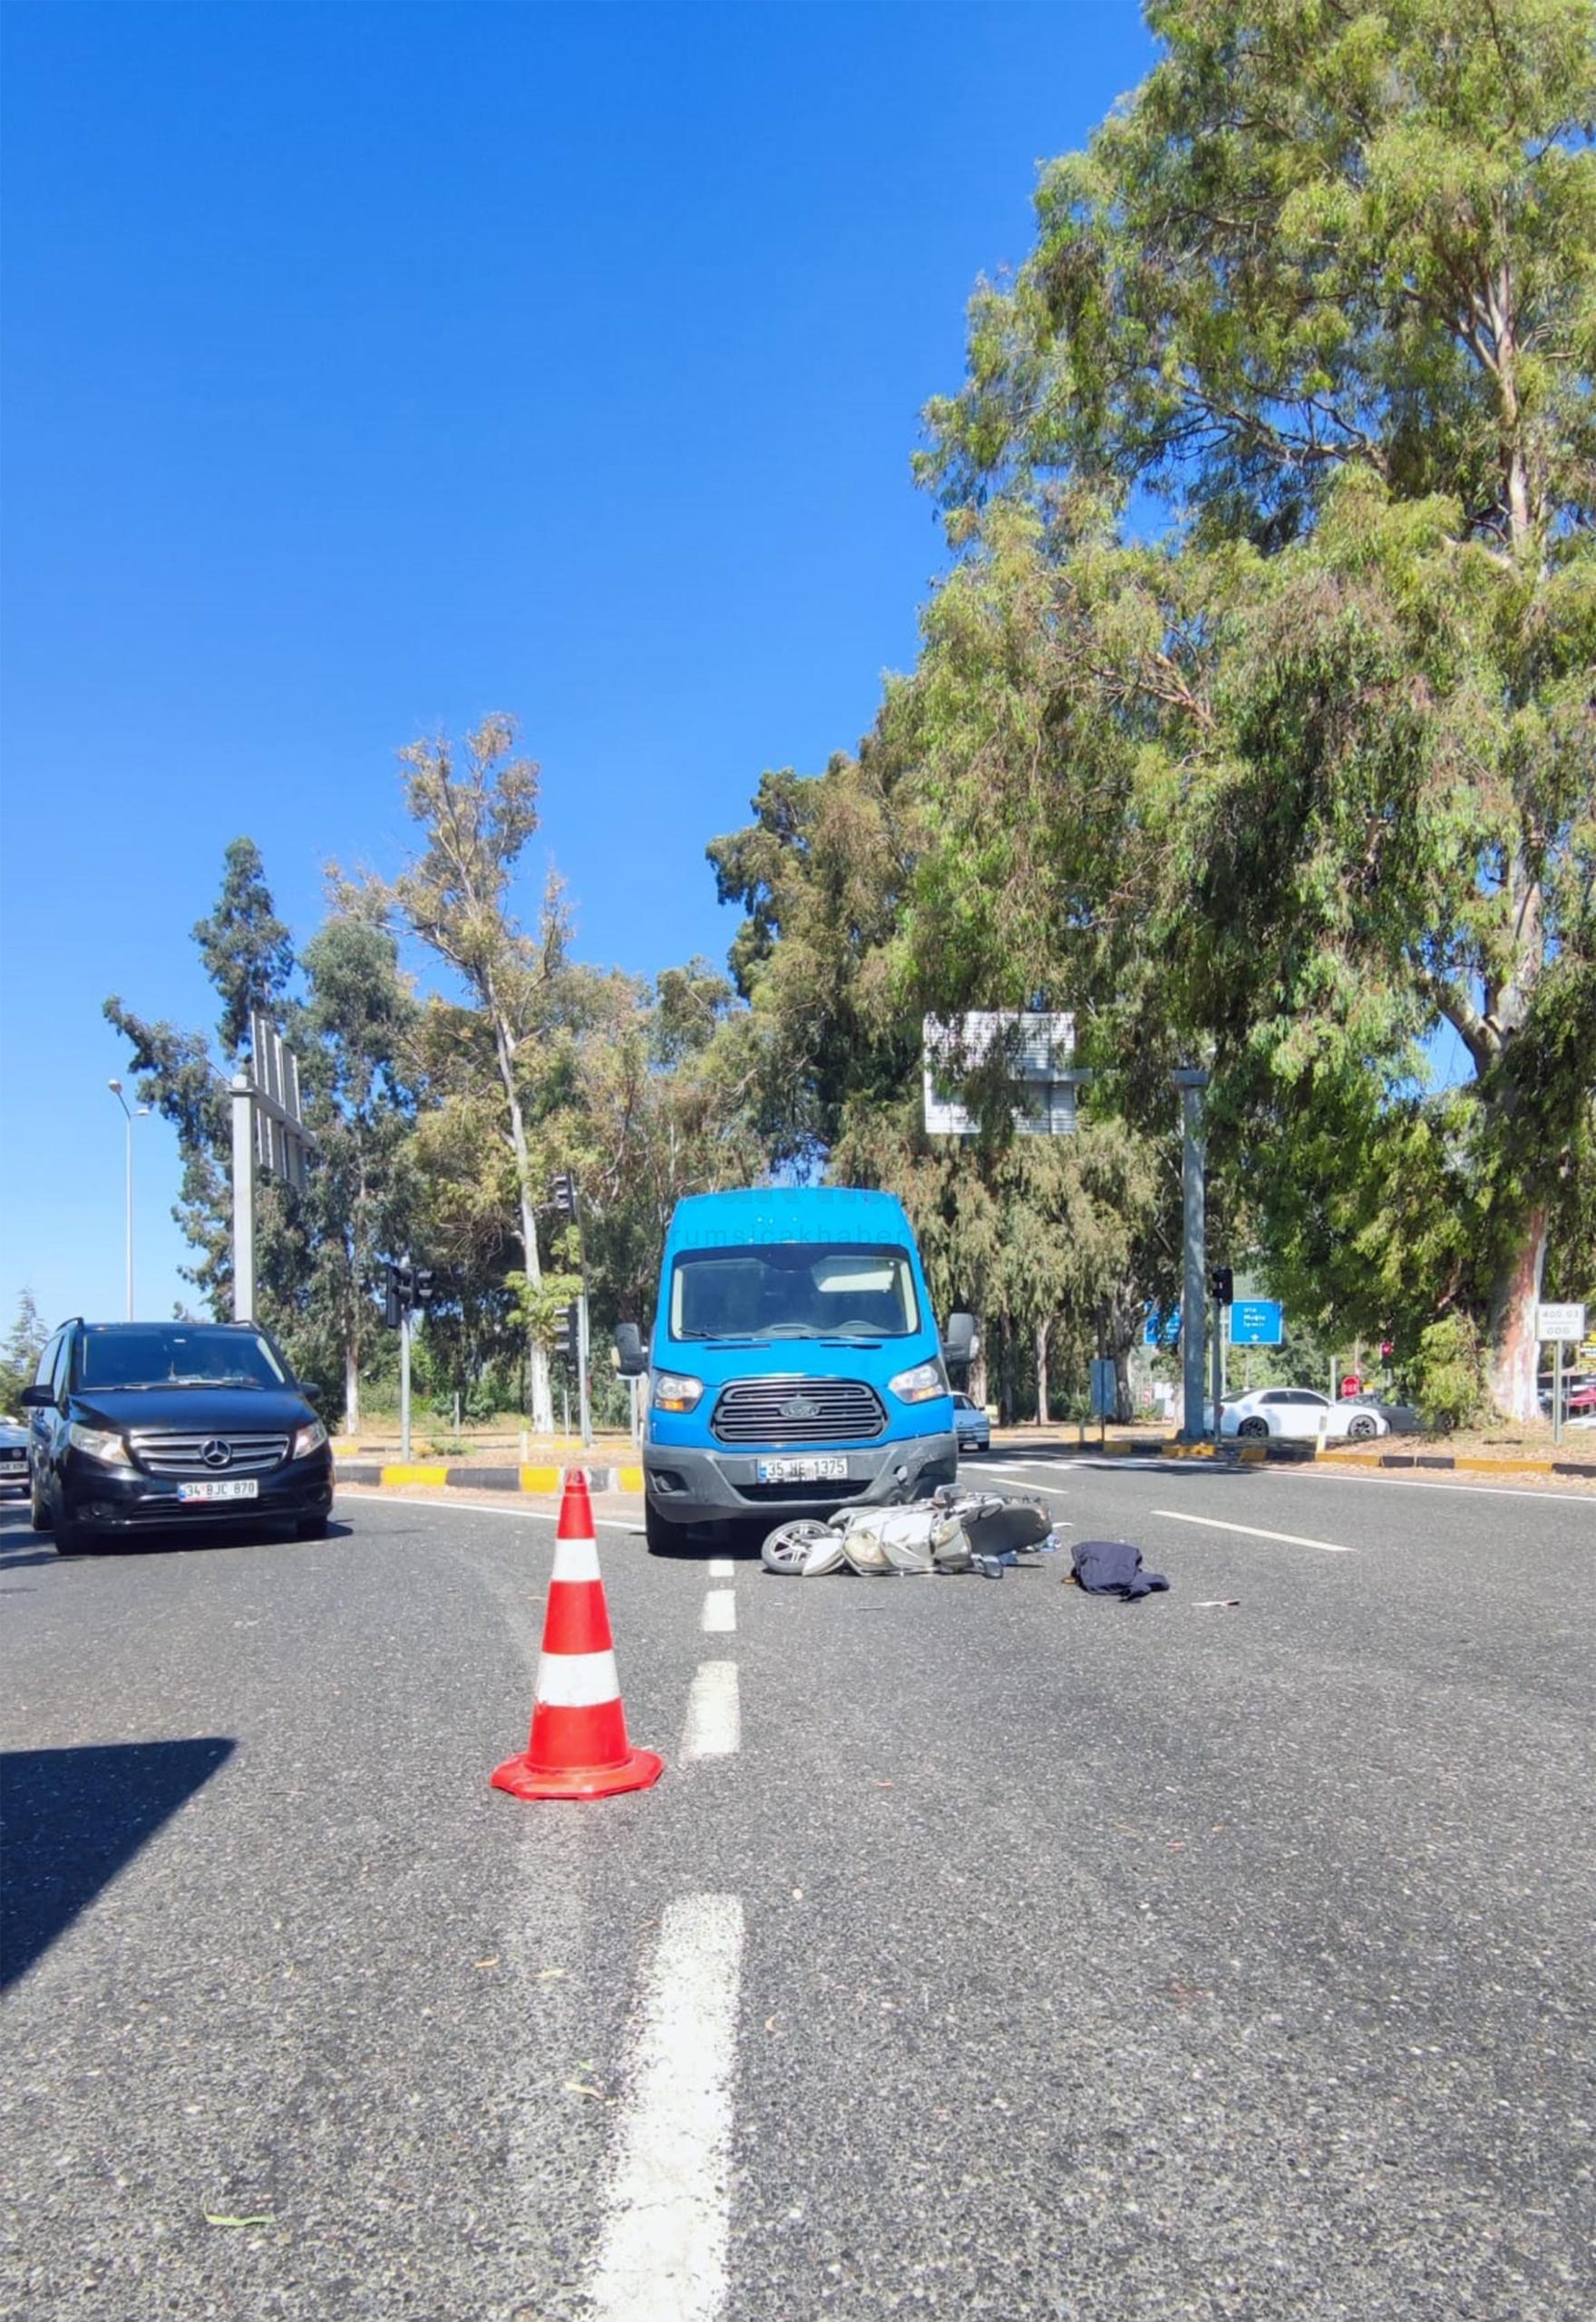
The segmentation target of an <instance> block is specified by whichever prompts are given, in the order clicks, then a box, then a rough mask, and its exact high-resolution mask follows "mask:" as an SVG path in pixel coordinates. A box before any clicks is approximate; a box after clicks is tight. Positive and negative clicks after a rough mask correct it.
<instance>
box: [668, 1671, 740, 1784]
mask: <svg viewBox="0 0 1596 2322" xmlns="http://www.w3.org/2000/svg"><path fill="white" fill-rule="evenodd" d="M742 1746H743V1712H742V1705H741V1702H740V1700H739V1697H738V1693H737V1664H736V1663H735V1661H701V1662H700V1663H699V1664H698V1668H697V1672H696V1675H695V1676H694V1679H693V1683H692V1688H691V1690H690V1692H689V1693H688V1695H687V1715H686V1723H685V1724H684V1725H683V1727H682V1747H681V1752H680V1755H681V1760H682V1763H683V1764H684V1765H692V1764H693V1763H694V1762H695V1761H696V1760H698V1759H700V1758H729V1757H731V1756H733V1755H734V1754H735V1751H738V1750H740V1749H741V1748H742Z"/></svg>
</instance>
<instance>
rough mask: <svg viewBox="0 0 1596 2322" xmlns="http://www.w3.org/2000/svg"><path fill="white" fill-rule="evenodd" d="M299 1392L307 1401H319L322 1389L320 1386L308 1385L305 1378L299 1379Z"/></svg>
mask: <svg viewBox="0 0 1596 2322" xmlns="http://www.w3.org/2000/svg"><path fill="white" fill-rule="evenodd" d="M299 1392H300V1393H301V1394H302V1395H303V1396H304V1398H305V1400H306V1401H307V1403H319V1402H320V1400H321V1389H320V1388H319V1387H307V1385H306V1383H305V1381H304V1380H303V1379H302V1380H301V1381H299Z"/></svg>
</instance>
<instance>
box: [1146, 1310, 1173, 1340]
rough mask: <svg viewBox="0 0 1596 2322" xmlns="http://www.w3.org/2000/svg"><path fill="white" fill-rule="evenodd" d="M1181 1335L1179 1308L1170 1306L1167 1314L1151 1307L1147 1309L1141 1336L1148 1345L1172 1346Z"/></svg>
mask: <svg viewBox="0 0 1596 2322" xmlns="http://www.w3.org/2000/svg"><path fill="white" fill-rule="evenodd" d="M1180 1335H1181V1310H1180V1308H1179V1307H1178V1306H1175V1307H1172V1309H1171V1310H1170V1312H1168V1313H1167V1314H1160V1313H1159V1312H1157V1311H1156V1309H1154V1308H1153V1307H1151V1306H1150V1307H1149V1308H1148V1309H1147V1320H1146V1322H1145V1323H1144V1325H1143V1332H1142V1336H1143V1340H1144V1341H1145V1342H1146V1344H1147V1345H1148V1346H1173V1344H1174V1342H1175V1341H1176V1340H1177V1339H1178V1338H1179V1337H1180Z"/></svg>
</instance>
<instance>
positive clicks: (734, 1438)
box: [710, 1379, 887, 1445]
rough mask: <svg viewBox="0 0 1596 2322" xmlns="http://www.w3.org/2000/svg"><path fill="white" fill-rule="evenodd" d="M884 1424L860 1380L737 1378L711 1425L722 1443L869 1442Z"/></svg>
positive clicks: (871, 1390) (883, 1415)
mask: <svg viewBox="0 0 1596 2322" xmlns="http://www.w3.org/2000/svg"><path fill="white" fill-rule="evenodd" d="M886 1424H887V1414H886V1412H885V1411H884V1410H882V1409H881V1397H880V1396H879V1395H878V1394H877V1393H876V1391H875V1390H874V1388H873V1387H867V1386H866V1385H865V1384H864V1382H863V1381H862V1380H860V1379H734V1380H733V1381H732V1383H731V1385H730V1386H729V1387H723V1388H722V1390H721V1396H720V1400H719V1402H717V1403H716V1405H715V1417H714V1418H713V1419H712V1420H711V1421H710V1429H711V1431H712V1433H714V1434H715V1436H716V1437H717V1438H718V1439H719V1440H720V1441H721V1442H722V1443H757V1444H761V1445H764V1444H773V1443H868V1442H869V1441H870V1440H871V1438H872V1437H873V1436H877V1435H880V1433H881V1429H883V1428H884V1427H885V1426H886Z"/></svg>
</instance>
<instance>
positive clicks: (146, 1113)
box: [105, 1080, 150, 1322]
mask: <svg viewBox="0 0 1596 2322" xmlns="http://www.w3.org/2000/svg"><path fill="white" fill-rule="evenodd" d="M105 1085H106V1087H107V1088H109V1089H110V1091H111V1093H112V1096H113V1097H114V1098H116V1101H117V1103H118V1104H119V1105H120V1106H121V1107H122V1113H123V1115H124V1117H126V1120H127V1125H128V1127H127V1137H128V1229H127V1244H128V1320H129V1322H131V1321H132V1319H133V1123H134V1122H135V1121H136V1120H137V1121H141V1120H147V1119H148V1118H149V1117H150V1107H149V1106H148V1105H141V1106H140V1107H138V1110H137V1111H136V1112H130V1111H129V1110H128V1100H127V1098H125V1097H124V1096H123V1095H122V1082H121V1081H120V1080H108V1081H107V1082H106V1084H105Z"/></svg>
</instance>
